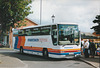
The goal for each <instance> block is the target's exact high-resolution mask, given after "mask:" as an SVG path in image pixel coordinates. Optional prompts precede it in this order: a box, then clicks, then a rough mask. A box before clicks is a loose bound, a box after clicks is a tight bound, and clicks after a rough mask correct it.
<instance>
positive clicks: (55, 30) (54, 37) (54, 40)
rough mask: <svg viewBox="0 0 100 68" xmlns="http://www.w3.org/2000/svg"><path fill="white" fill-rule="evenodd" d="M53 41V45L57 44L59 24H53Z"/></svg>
mask: <svg viewBox="0 0 100 68" xmlns="http://www.w3.org/2000/svg"><path fill="white" fill-rule="evenodd" d="M52 41H53V45H57V26H56V25H52Z"/></svg>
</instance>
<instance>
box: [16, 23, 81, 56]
mask: <svg viewBox="0 0 100 68" xmlns="http://www.w3.org/2000/svg"><path fill="white" fill-rule="evenodd" d="M14 39H15V41H14V49H16V50H19V51H20V53H23V52H24V53H30V54H36V55H41V56H44V57H53V58H72V57H79V56H80V55H81V45H80V32H79V28H78V25H77V24H75V23H54V24H51V25H38V26H30V27H26V28H23V29H20V30H19V31H18V36H16V37H14Z"/></svg>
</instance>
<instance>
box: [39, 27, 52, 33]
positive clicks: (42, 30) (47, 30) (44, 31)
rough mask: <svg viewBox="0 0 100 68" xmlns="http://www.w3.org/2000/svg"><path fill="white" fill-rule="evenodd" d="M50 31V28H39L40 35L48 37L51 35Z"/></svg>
mask: <svg viewBox="0 0 100 68" xmlns="http://www.w3.org/2000/svg"><path fill="white" fill-rule="evenodd" d="M50 29H51V27H50V26H43V27H41V35H50V33H51V31H50Z"/></svg>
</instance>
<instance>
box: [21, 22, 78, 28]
mask: <svg viewBox="0 0 100 68" xmlns="http://www.w3.org/2000/svg"><path fill="white" fill-rule="evenodd" d="M56 24H70V25H78V24H77V23H69V22H60V23H52V24H44V25H36V26H28V27H24V28H23V29H28V28H33V27H41V26H48V25H56Z"/></svg>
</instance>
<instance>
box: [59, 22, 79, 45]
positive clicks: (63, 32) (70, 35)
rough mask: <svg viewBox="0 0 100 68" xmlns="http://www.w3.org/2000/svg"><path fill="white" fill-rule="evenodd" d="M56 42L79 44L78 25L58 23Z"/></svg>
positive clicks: (60, 43)
mask: <svg viewBox="0 0 100 68" xmlns="http://www.w3.org/2000/svg"><path fill="white" fill-rule="evenodd" d="M58 44H59V45H68V44H69V45H71V44H72V45H73V44H79V30H78V25H69V24H59V25H58Z"/></svg>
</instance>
